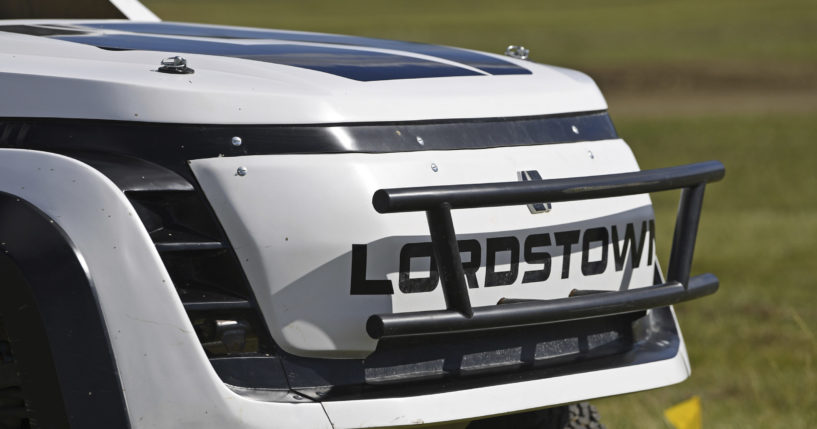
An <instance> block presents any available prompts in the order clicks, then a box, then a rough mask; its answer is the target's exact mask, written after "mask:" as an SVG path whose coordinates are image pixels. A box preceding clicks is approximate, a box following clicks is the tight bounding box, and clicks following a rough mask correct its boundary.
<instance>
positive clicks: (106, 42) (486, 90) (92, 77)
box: [0, 20, 607, 124]
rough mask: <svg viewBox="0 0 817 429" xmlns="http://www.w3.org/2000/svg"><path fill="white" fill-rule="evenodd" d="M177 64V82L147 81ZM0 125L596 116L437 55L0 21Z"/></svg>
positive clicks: (263, 34) (577, 87) (486, 61)
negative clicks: (174, 60) (29, 121)
mask: <svg viewBox="0 0 817 429" xmlns="http://www.w3.org/2000/svg"><path fill="white" fill-rule="evenodd" d="M173 56H181V57H184V58H185V59H186V60H187V65H188V66H189V67H190V68H191V69H193V70H194V72H193V73H190V74H169V73H162V72H159V70H158V69H159V66H160V63H161V61H162V60H163V59H165V58H167V57H173ZM0 94H2V96H3V98H4V99H5V100H15V102H14V103H3V104H0V117H40V118H77V119H104V120H122V121H140V122H161V123H198V124H201V123H209V124H325V123H348V122H384V121H416V120H435V119H458V118H490V117H512V116H517V117H518V116H537V115H549V114H559V113H569V112H587V111H598V110H604V109H606V107H607V106H606V104H605V101H604V99H603V97H602V96H601V93H600V92H599V90H598V88H597V87H596V85H595V84H594V83H593V81H592V80H591V79H590V78H589V77H587V76H586V75H584V74H582V73H579V72H576V71H572V70H566V69H562V68H557V67H552V66H545V65H541V64H536V63H533V62H530V61H525V60H518V59H514V58H510V57H506V56H501V55H494V54H488V53H481V52H476V51H470V50H464V49H458V48H451V47H445V46H435V45H425V44H418V43H408V42H397V41H390V40H380V39H368V38H362V37H353V36H339V35H330V34H320V33H305V32H294V31H283V30H264V29H250V28H240V27H224V26H210V25H196V24H180V23H169V22H134V21H125V20H122V21H66V20H56V21H55V20H50V21H45V20H36V21H31V20H27V21H23V20H16V21H0Z"/></svg>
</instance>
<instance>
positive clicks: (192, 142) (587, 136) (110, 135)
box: [0, 112, 618, 187]
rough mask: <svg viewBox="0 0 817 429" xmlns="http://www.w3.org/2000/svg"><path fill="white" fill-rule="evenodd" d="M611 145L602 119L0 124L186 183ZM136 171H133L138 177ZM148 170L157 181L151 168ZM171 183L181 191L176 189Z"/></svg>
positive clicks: (67, 150) (18, 140)
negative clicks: (244, 162)
mask: <svg viewBox="0 0 817 429" xmlns="http://www.w3.org/2000/svg"><path fill="white" fill-rule="evenodd" d="M573 127H576V130H577V131H578V132H576V131H573ZM234 136H239V137H241V138H242V140H243V144H242V145H241V146H238V147H236V146H233V145H232V143H231V140H232V138H233V137H234ZM615 138H618V135H617V134H616V130H615V128H614V127H613V123H612V121H611V120H610V117H609V115H608V114H607V112H584V113H574V114H565V115H547V116H533V117H517V118H488V119H461V120H447V121H416V122H391V123H371V124H367V123H361V124H325V125H189V124H157V123H144V122H124V121H100V120H87V119H32V118H24V119H20V118H8V119H3V118H0V147H10V148H22V149H35V150H44V151H48V152H55V153H62V154H66V155H68V156H71V157H81V156H82V153H88V152H92V153H102V154H115V155H116V157H118V158H122V157H125V158H128V157H130V158H139V159H142V160H145V161H148V162H152V163H155V164H159V165H161V166H162V167H165V168H169V169H171V170H173V172H175V173H176V174H178V175H180V176H182V177H183V178H185V179H186V180H187V181H189V182H191V183H192V182H194V178H193V177H192V175H191V173H190V169H189V167H188V166H187V161H188V160H192V159H201V158H214V157H219V156H242V155H279V154H309V153H352V152H366V153H388V152H413V151H424V150H455V149H484V148H492V147H509V146H531V145H541V144H556V143H572V142H580V141H598V140H607V139H615ZM421 143H422V144H421ZM143 167H145V166H144V165H143V166H141V167H140V168H142V171H145V170H144V168H143ZM151 171H154V172H155V173H156V174H158V171H157V170H155V169H154V170H151ZM162 177H163V181H162V183H170V182H168V181H167V180H169V179H170V177H169V176H167V175H164V176H162ZM171 182H172V183H174V184H176V185H178V186H180V187H186V185H185V184H184V183H182V182H175V181H171ZM129 183H132V182H129ZM128 186H131V185H128Z"/></svg>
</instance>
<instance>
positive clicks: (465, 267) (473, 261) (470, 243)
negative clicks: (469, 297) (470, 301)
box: [457, 240, 482, 289]
mask: <svg viewBox="0 0 817 429" xmlns="http://www.w3.org/2000/svg"><path fill="white" fill-rule="evenodd" d="M457 246H458V247H459V248H460V255H462V254H463V253H465V252H467V253H468V254H469V255H470V256H471V258H470V259H469V260H468V262H463V263H462V271H464V272H465V281H466V282H468V287H469V288H470V289H475V288H478V287H479V282H478V281H477V270H478V269H479V262H480V259H482V248H481V247H480V245H479V241H477V240H460V241H457ZM460 258H462V256H460Z"/></svg>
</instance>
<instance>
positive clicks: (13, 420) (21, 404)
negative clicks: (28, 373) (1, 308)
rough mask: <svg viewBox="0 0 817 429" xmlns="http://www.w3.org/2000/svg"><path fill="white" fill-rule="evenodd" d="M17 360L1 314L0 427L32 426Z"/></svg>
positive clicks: (20, 428) (25, 427)
mask: <svg viewBox="0 0 817 429" xmlns="http://www.w3.org/2000/svg"><path fill="white" fill-rule="evenodd" d="M31 427H32V425H31V422H30V421H29V415H28V409H27V407H26V403H25V399H24V398H23V392H22V382H21V381H20V373H19V369H18V366H17V361H15V359H14V354H13V353H12V350H11V343H10V342H9V338H8V335H6V330H5V328H4V326H3V317H2V315H0V428H4V429H5V428H12V429H28V428H31Z"/></svg>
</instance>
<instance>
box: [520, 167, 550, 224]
mask: <svg viewBox="0 0 817 429" xmlns="http://www.w3.org/2000/svg"><path fill="white" fill-rule="evenodd" d="M516 176H517V177H518V178H519V180H521V181H523V182H527V181H529V180H542V176H540V175H539V172H538V171H536V170H528V171H518V172H516ZM551 208H552V206H551V205H550V203H533V204H528V210H530V212H531V214H537V213H547V212H549V211H550V209H551Z"/></svg>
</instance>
